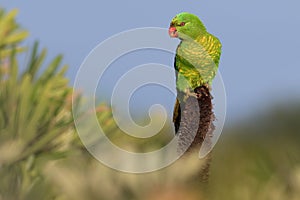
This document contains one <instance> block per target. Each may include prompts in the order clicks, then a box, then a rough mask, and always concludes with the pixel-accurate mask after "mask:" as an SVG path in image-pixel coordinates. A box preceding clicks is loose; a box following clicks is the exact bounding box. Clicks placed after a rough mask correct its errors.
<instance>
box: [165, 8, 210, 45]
mask: <svg viewBox="0 0 300 200" xmlns="http://www.w3.org/2000/svg"><path fill="white" fill-rule="evenodd" d="M205 32H206V28H205V26H204V25H203V23H202V22H201V21H200V19H199V18H198V17H197V16H196V15H194V14H191V13H187V12H182V13H179V14H178V15H176V16H175V17H174V18H173V19H172V22H171V24H170V28H169V35H170V37H176V38H179V39H182V40H183V39H186V38H192V39H195V38H196V37H198V36H199V35H201V34H203V33H205Z"/></svg>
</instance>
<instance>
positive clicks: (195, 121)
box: [175, 86, 214, 181]
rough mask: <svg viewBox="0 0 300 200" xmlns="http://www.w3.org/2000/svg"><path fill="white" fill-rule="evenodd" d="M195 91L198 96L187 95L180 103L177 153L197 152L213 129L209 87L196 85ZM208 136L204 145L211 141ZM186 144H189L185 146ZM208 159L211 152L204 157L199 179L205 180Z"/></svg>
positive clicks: (207, 174) (206, 177)
mask: <svg viewBox="0 0 300 200" xmlns="http://www.w3.org/2000/svg"><path fill="white" fill-rule="evenodd" d="M195 93H196V94H197V96H198V98H196V97H193V96H190V97H188V98H187V99H186V101H185V102H184V103H181V105H180V108H181V109H180V108H179V109H180V114H181V116H180V119H179V120H180V121H179V122H178V121H177V123H180V126H179V128H177V130H178V131H177V135H178V153H180V154H181V153H183V152H184V151H185V150H186V153H185V155H186V154H189V153H190V152H194V151H196V152H199V150H200V148H201V146H202V144H203V142H204V139H205V138H206V137H209V138H210V137H212V133H213V131H214V125H213V121H214V113H213V111H212V109H213V105H212V96H211V94H210V91H209V88H208V87H206V86H201V87H198V88H196V89H195ZM177 125H178V124H177ZM175 126H176V121H175ZM196 130H197V131H196ZM209 138H207V139H206V140H205V142H206V143H207V142H208V144H206V145H210V143H211V142H210V140H209ZM188 144H191V145H190V146H189V147H187V145H188ZM196 155H198V154H196ZM210 161H211V154H209V155H207V156H206V157H205V162H204V164H203V165H202V167H201V169H200V171H199V176H200V180H201V181H207V179H208V176H209V166H210Z"/></svg>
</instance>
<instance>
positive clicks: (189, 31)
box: [169, 12, 222, 132]
mask: <svg viewBox="0 0 300 200" xmlns="http://www.w3.org/2000/svg"><path fill="white" fill-rule="evenodd" d="M169 35H170V37H172V38H179V39H180V40H181V42H180V44H179V45H178V47H177V50H176V56H175V62H174V67H175V70H176V87H177V93H178V96H177V100H176V104H175V107H174V115H173V122H174V123H175V131H176V132H177V131H178V129H179V123H180V104H179V102H180V101H185V100H186V99H187V98H188V97H189V96H195V97H196V98H200V95H201V92H200V90H199V88H200V87H206V88H207V90H208V91H209V90H210V87H211V84H212V80H213V79H214V77H215V75H216V73H217V70H218V66H219V60H220V56H221V48H222V45H221V42H220V41H219V39H218V38H217V37H215V36H214V35H212V34H210V33H209V32H207V30H206V28H205V26H204V25H203V23H202V22H201V20H200V19H199V18H198V17H197V16H196V15H194V14H191V13H187V12H183V13H180V14H178V15H176V16H175V17H174V18H173V19H172V22H171V24H170V28H169ZM209 95H210V94H209Z"/></svg>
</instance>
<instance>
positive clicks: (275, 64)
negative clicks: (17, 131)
mask: <svg viewBox="0 0 300 200" xmlns="http://www.w3.org/2000/svg"><path fill="white" fill-rule="evenodd" d="M0 6H2V7H4V8H6V9H12V8H19V10H20V13H19V16H18V21H19V22H20V23H21V24H22V25H23V27H25V28H26V29H28V30H29V31H30V33H31V35H30V38H29V40H28V41H27V44H32V42H33V41H34V40H39V41H40V42H41V45H42V46H45V47H47V48H48V51H49V56H50V57H51V56H52V57H53V56H54V55H56V54H58V53H63V54H64V55H65V62H66V63H68V64H69V65H70V68H69V72H68V77H69V78H70V79H71V81H73V80H74V77H75V74H76V72H77V70H78V68H79V66H80V64H81V63H82V61H83V59H84V58H85V57H86V56H87V54H88V53H89V52H90V51H91V50H92V49H93V48H94V47H95V46H96V45H97V44H98V43H100V42H101V41H103V40H105V39H106V38H108V37H110V36H112V35H114V34H117V33H119V32H122V31H125V30H128V29H132V28H139V27H149V26H153V27H165V28H167V27H168V25H169V23H170V20H171V19H172V18H173V16H174V15H176V14H177V13H179V12H182V11H188V12H191V13H194V14H196V15H198V16H199V17H200V18H201V19H202V21H203V22H204V24H205V25H206V27H207V29H208V31H210V32H211V33H213V34H214V35H216V36H218V37H219V38H220V40H221V41H222V44H223V53H222V58H221V63H220V72H221V74H222V77H223V79H224V82H225V87H226V92H227V105H228V107H227V110H228V119H229V120H235V119H238V118H241V117H243V116H245V115H248V114H249V113H251V112H253V110H259V109H262V108H263V107H265V106H268V105H271V104H272V103H273V102H276V101H279V100H283V99H284V98H289V99H290V98H292V97H295V98H296V97H300V90H299V88H300V60H299V58H300V39H299V35H300V14H299V8H300V1H298V0H289V1H279V0H261V1H259V0H252V1H241V0H227V1H216V0H210V1H182V0H181V1H174V0H173V1H170V0H164V1H158V0H152V1H140V0H139V1H138V0H131V1H116V0H111V1H71V0H65V1H58V0H52V1H39V0H27V1H12V0H1V3H0ZM171 56H172V55H168V54H166V55H164V56H163V57H162V58H161V62H164V63H168V62H171V63H170V66H171V65H172V59H173V58H172V57H171ZM139 59H141V60H140V61H143V57H141V56H140V57H139ZM145 61H147V62H149V61H151V60H149V58H147V60H146V59H145ZM153 89H154V88H153ZM137 96H139V95H137ZM166 101H167V103H169V104H171V102H170V99H167V100H166ZM172 106H173V105H171V106H170V108H171V107H172Z"/></svg>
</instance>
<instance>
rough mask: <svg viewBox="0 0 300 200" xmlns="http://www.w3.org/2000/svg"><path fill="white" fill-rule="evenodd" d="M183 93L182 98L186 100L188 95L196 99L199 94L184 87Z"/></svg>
mask: <svg viewBox="0 0 300 200" xmlns="http://www.w3.org/2000/svg"><path fill="white" fill-rule="evenodd" d="M184 93H185V94H186V95H185V98H184V101H185V100H187V99H188V98H189V97H195V98H196V99H198V98H199V97H200V96H199V94H197V93H195V92H193V91H191V90H190V89H188V88H187V89H185V91H184Z"/></svg>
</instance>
